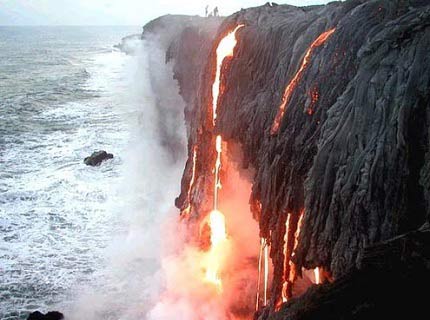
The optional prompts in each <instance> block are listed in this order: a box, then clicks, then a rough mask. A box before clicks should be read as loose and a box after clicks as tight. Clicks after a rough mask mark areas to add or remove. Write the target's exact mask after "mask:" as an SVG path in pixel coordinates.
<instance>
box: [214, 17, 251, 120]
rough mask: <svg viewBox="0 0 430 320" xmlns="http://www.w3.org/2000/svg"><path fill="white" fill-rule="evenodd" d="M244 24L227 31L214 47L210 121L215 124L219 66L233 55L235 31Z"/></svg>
mask: <svg viewBox="0 0 430 320" xmlns="http://www.w3.org/2000/svg"><path fill="white" fill-rule="evenodd" d="M243 26H244V25H243V24H241V25H239V26H237V27H236V28H235V29H234V30H233V31H231V32H229V33H228V34H227V35H226V36H225V37H224V38H223V39H222V40H221V41H220V42H219V44H218V47H217V49H216V73H215V81H214V83H213V84H212V113H213V115H212V123H213V125H214V126H215V121H216V118H217V108H218V97H219V93H220V86H221V67H222V63H223V61H224V59H225V58H226V57H233V51H234V48H235V47H236V44H237V39H236V32H237V30H239V29H240V28H242V27H243Z"/></svg>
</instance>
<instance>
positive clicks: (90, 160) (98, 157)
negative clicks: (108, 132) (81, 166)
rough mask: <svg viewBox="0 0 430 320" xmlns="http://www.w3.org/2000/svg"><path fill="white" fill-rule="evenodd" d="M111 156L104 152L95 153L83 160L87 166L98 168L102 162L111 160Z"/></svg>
mask: <svg viewBox="0 0 430 320" xmlns="http://www.w3.org/2000/svg"><path fill="white" fill-rule="evenodd" d="M112 158H113V154H112V153H107V152H106V151H104V150H100V151H95V152H93V153H92V154H91V155H90V156H89V157H86V158H85V159H84V163H85V164H86V165H87V166H99V165H100V164H101V163H102V162H103V161H104V160H108V159H112Z"/></svg>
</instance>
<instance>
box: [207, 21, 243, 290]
mask: <svg viewBox="0 0 430 320" xmlns="http://www.w3.org/2000/svg"><path fill="white" fill-rule="evenodd" d="M242 27H243V25H239V26H237V27H236V28H235V29H234V30H233V31H231V32H229V33H228V34H227V35H226V36H225V37H224V38H223V39H221V41H220V42H219V44H218V47H217V49H216V74H215V80H214V83H213V85H212V112H213V118H212V123H213V125H214V126H215V124H216V118H217V114H216V111H217V108H218V97H219V94H220V88H221V69H222V63H223V61H224V59H225V58H226V57H232V56H233V53H234V48H235V47H236V44H237V39H236V32H237V30H239V29H240V28H242ZM215 150H216V153H217V157H216V161H215V168H214V194H213V210H212V211H211V213H210V214H209V227H210V233H211V234H210V239H211V247H210V249H209V252H208V260H209V263H208V265H207V269H206V277H205V278H206V281H208V282H211V283H213V284H215V285H216V286H217V288H218V290H219V291H221V290H222V281H221V277H220V271H221V270H220V269H221V262H222V259H223V257H224V255H225V252H224V250H223V249H224V248H225V242H226V241H227V232H226V223H225V217H224V215H223V213H222V212H221V211H219V210H218V190H219V189H220V188H221V179H220V168H221V152H222V137H221V136H220V135H218V136H217V137H216V139H215Z"/></svg>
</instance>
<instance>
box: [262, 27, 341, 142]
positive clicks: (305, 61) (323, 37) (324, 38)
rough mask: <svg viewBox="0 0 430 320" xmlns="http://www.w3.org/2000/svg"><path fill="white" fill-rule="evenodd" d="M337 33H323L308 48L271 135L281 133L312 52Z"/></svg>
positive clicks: (287, 92) (277, 115)
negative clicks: (291, 101) (283, 120)
mask: <svg viewBox="0 0 430 320" xmlns="http://www.w3.org/2000/svg"><path fill="white" fill-rule="evenodd" d="M335 31H336V28H333V29H330V30H328V31H326V32H324V33H322V34H321V35H320V36H319V37H318V38H316V40H315V41H314V42H312V44H311V45H310V47H309V48H308V50H307V51H306V53H305V56H304V58H303V61H302V64H301V65H300V68H299V70H298V71H297V72H296V74H295V75H294V77H293V79H292V80H291V81H290V83H289V84H288V85H287V87H286V88H285V90H284V94H283V96H282V101H281V104H280V106H279V108H278V113H277V114H276V117H275V120H274V121H273V124H272V128H271V130H270V134H271V135H275V134H277V133H278V131H279V127H280V125H281V121H282V119H283V117H284V114H285V110H286V107H287V105H288V103H289V102H290V99H291V96H292V94H293V92H294V89H295V88H296V87H297V85H298V83H299V82H300V80H301V78H302V76H303V73H304V71H305V70H306V67H307V66H308V64H309V61H310V59H311V56H312V52H313V51H314V50H315V48H318V47H320V46H321V45H323V44H324V43H325V42H326V41H327V39H328V38H329V37H330V36H331V35H332V34H333V33H334V32H335Z"/></svg>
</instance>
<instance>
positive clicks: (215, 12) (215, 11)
mask: <svg viewBox="0 0 430 320" xmlns="http://www.w3.org/2000/svg"><path fill="white" fill-rule="evenodd" d="M214 16H215V17H218V7H215V8H214Z"/></svg>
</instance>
